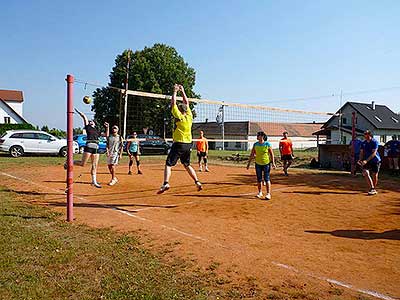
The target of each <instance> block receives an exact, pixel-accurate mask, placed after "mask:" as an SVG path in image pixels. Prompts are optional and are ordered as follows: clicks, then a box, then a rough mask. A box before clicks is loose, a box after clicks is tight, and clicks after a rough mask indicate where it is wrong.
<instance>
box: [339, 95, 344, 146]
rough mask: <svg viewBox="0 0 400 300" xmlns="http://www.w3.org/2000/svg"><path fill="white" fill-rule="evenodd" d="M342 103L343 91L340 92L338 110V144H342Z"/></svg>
mask: <svg viewBox="0 0 400 300" xmlns="http://www.w3.org/2000/svg"><path fill="white" fill-rule="evenodd" d="M342 103H343V90H340V104H339V105H340V110H339V144H342V143H343V136H342V121H343V116H342Z"/></svg>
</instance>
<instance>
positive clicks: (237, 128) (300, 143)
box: [192, 121, 322, 151]
mask: <svg viewBox="0 0 400 300" xmlns="http://www.w3.org/2000/svg"><path fill="white" fill-rule="evenodd" d="M321 125H322V124H321V123H274V122H252V121H237V122H225V123H224V149H225V150H238V151H239V150H249V149H251V148H252V146H253V144H254V143H255V142H256V141H257V132H259V131H264V132H265V133H266V134H267V135H268V141H269V142H270V143H271V144H272V147H273V148H278V147H279V141H280V139H281V138H282V133H283V132H284V131H287V132H288V133H289V137H290V139H291V140H292V142H293V148H295V149H306V148H311V147H317V138H316V137H315V136H313V132H314V131H316V130H318V129H319V128H321ZM200 130H203V131H204V135H205V137H206V138H207V139H209V146H210V149H222V143H223V141H222V127H221V126H220V125H219V124H217V123H216V122H196V123H193V126H192V133H193V138H197V137H198V136H199V131H200Z"/></svg>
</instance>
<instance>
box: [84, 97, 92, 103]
mask: <svg viewBox="0 0 400 300" xmlns="http://www.w3.org/2000/svg"><path fill="white" fill-rule="evenodd" d="M83 103H85V104H90V103H92V98H90V97H89V96H85V97H83Z"/></svg>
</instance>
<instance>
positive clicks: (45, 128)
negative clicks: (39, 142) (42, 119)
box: [40, 125, 49, 132]
mask: <svg viewBox="0 0 400 300" xmlns="http://www.w3.org/2000/svg"><path fill="white" fill-rule="evenodd" d="M40 130H41V131H45V132H49V127H48V126H47V125H43V126H42V129H40Z"/></svg>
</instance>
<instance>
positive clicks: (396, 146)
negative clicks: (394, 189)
mask: <svg viewBox="0 0 400 300" xmlns="http://www.w3.org/2000/svg"><path fill="white" fill-rule="evenodd" d="M385 150H386V151H387V157H388V162H389V169H390V170H391V171H392V173H393V174H395V173H398V172H399V156H400V141H398V140H397V136H396V135H393V136H392V140H390V141H389V142H387V143H386V144H385Z"/></svg>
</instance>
